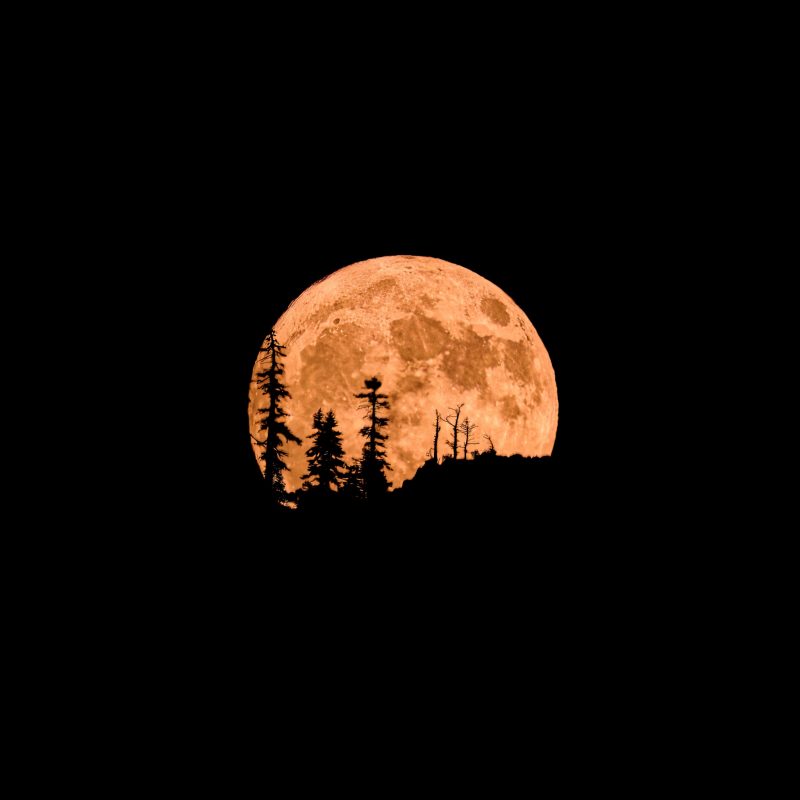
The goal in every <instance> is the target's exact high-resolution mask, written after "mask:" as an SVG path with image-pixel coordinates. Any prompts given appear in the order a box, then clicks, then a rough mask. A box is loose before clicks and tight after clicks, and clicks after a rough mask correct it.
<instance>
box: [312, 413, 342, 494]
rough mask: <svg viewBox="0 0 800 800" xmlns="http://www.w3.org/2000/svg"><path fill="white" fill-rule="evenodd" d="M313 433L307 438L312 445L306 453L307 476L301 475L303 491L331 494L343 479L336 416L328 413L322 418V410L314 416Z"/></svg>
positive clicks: (340, 443)
mask: <svg viewBox="0 0 800 800" xmlns="http://www.w3.org/2000/svg"><path fill="white" fill-rule="evenodd" d="M312 428H313V431H314V432H313V433H312V434H311V436H309V437H308V438H309V439H311V440H312V441H313V444H312V446H311V447H309V449H308V450H307V451H306V456H307V457H308V474H306V475H303V480H305V481H306V483H305V484H304V488H305V489H317V490H318V491H321V492H325V493H327V492H331V491H333V490H334V489H337V490H338V488H339V486H340V483H341V481H342V479H343V477H344V475H343V470H344V468H345V463H344V460H343V456H344V449H343V448H342V434H341V433H340V432H339V431H338V430H337V422H336V415H335V414H334V413H333V411H328V413H327V415H326V416H323V414H322V409H319V410H318V411H317V412H316V414H314V420H313V422H312Z"/></svg>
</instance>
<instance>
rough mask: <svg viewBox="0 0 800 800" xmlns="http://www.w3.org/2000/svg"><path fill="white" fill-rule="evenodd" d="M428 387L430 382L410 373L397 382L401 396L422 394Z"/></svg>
mask: <svg viewBox="0 0 800 800" xmlns="http://www.w3.org/2000/svg"><path fill="white" fill-rule="evenodd" d="M427 385H428V382H427V381H426V380H425V379H424V378H423V377H421V376H419V375H415V374H414V373H409V374H407V375H403V377H402V378H400V380H399V381H398V382H397V391H398V393H399V394H416V393H417V392H421V391H422V390H423V389H425V388H426V387H427Z"/></svg>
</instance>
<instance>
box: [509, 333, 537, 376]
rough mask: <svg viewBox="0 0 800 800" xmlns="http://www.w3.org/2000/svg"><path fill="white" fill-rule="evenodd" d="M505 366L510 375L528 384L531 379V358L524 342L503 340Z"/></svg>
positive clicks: (529, 350)
mask: <svg viewBox="0 0 800 800" xmlns="http://www.w3.org/2000/svg"><path fill="white" fill-rule="evenodd" d="M503 348H504V350H505V359H504V361H505V366H506V369H507V370H508V371H509V372H510V373H511V375H512V377H514V378H515V379H516V380H518V381H519V382H520V383H524V384H526V385H527V384H529V383H530V382H531V380H532V379H533V375H534V372H533V358H532V354H531V349H530V346H529V345H528V344H527V343H526V342H503Z"/></svg>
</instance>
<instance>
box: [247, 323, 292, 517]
mask: <svg viewBox="0 0 800 800" xmlns="http://www.w3.org/2000/svg"><path fill="white" fill-rule="evenodd" d="M258 352H259V353H263V354H264V355H263V356H261V359H259V360H264V359H266V361H267V365H266V368H265V369H264V370H263V371H261V372H257V373H256V385H257V386H258V388H259V389H261V391H262V392H263V393H264V394H265V395H267V397H268V398H269V405H268V406H267V407H266V408H260V409H259V410H258V413H259V414H260V415H262V416H263V419H262V420H261V421H260V423H259V426H258V429H259V430H260V431H266V434H267V435H266V438H265V439H264V440H263V441H259V440H258V439H256V437H255V436H253V437H252V438H253V440H254V441H255V442H256V444H257V445H258V446H259V447H261V448H263V450H264V452H263V453H261V455H260V456H259V458H260V459H261V461H263V462H264V480H265V481H266V484H267V503H268V505H273V506H274V505H277V504H279V503H280V502H281V501H283V500H285V499H286V484H285V483H284V480H283V473H284V471H286V470H288V469H289V467H288V466H287V465H286V462H285V461H284V460H283V457H284V456H285V455H286V451H285V450H283V449H282V445H283V444H284V443H285V442H295V443H296V444H302V441H301V440H300V439H299V438H298V437H297V436H295V435H294V434H293V433H292V432H291V431H290V430H289V427H288V425H287V424H286V423H285V422H284V419H285V418H286V416H287V415H286V411H284V409H283V408H282V406H281V402H282V401H283V400H286V399H288V398H291V394H289V390H288V389H287V388H286V387H285V386H284V385H283V374H284V367H283V364H282V363H281V361H282V359H283V358H285V357H286V348H285V347H283V345H281V344H280V343H279V342H278V339H277V337H276V335H275V331H274V330H271V331H270V332H269V334H268V335H267V338H266V339H265V341H264V347H262V348H261V349H260V350H259V351H258ZM251 435H252V434H251Z"/></svg>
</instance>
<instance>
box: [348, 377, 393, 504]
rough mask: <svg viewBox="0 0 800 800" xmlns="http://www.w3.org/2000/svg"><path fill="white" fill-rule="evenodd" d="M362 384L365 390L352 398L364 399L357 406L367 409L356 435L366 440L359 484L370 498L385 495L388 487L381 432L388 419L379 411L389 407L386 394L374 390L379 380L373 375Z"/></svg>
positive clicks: (383, 435) (383, 440)
mask: <svg viewBox="0 0 800 800" xmlns="http://www.w3.org/2000/svg"><path fill="white" fill-rule="evenodd" d="M364 385H365V386H366V388H367V389H369V391H368V392H361V393H360V394H357V395H356V397H357V398H358V399H359V400H364V401H365V402H363V403H362V404H361V405H360V406H359V408H361V409H363V410H365V411H366V412H367V413H366V414H364V419H366V420H368V421H369V422H368V424H367V425H365V426H364V427H363V428H362V429H361V430H360V431H359V435H360V436H363V437H364V439H366V442H365V443H364V453H363V457H362V459H361V484H362V490H363V493H364V497H365V499H366V500H367V501H370V500H376V499H377V498H379V497H380V496H382V495H384V494H386V492H387V491H388V489H389V487H390V486H391V483H389V481H388V480H387V479H386V470H387V469H388V470H391V467H390V466H389V462H388V461H387V460H386V440H387V439H388V438H389V437H388V435H387V434H385V433H384V430H385V428H386V426H387V425H388V424H389V418H388V417H385V416H381V411H385V410H388V409H389V395H387V394H383V393H382V392H379V391H378V389H380V388H381V382H380V381H379V380H378V379H377V378H375V377H373V378H370V379H369V380H366V381H364Z"/></svg>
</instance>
